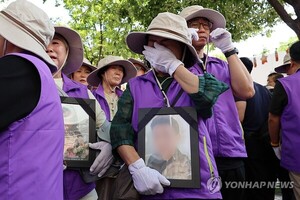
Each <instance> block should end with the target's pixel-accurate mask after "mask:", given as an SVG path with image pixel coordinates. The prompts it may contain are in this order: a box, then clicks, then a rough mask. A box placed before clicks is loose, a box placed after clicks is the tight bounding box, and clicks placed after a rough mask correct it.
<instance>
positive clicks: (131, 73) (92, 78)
mask: <svg viewBox="0 0 300 200" xmlns="http://www.w3.org/2000/svg"><path fill="white" fill-rule="evenodd" d="M112 65H119V66H122V67H123V68H124V77H123V79H122V81H121V83H120V84H123V83H126V82H128V81H129V79H131V78H133V77H135V76H136V68H135V67H134V65H133V63H132V62H130V61H128V60H125V59H124V58H122V57H120V56H106V57H105V58H103V59H101V60H100V61H99V63H98V66H97V69H96V70H95V71H93V72H92V73H90V75H89V76H88V77H87V82H88V83H89V85H91V86H95V87H97V86H98V85H99V84H100V82H101V79H100V77H99V75H98V74H99V72H100V71H101V70H105V68H106V67H108V66H112Z"/></svg>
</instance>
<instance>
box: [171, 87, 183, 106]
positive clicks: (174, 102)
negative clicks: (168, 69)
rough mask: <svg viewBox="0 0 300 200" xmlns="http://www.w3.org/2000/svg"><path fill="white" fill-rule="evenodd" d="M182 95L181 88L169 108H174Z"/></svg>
mask: <svg viewBox="0 0 300 200" xmlns="http://www.w3.org/2000/svg"><path fill="white" fill-rule="evenodd" d="M182 93H183V89H182V88H181V89H180V91H179V92H178V94H177V95H176V97H175V99H174V101H173V103H172V105H171V107H174V106H175V105H176V103H177V101H178V100H179V98H180V97H181V95H182Z"/></svg>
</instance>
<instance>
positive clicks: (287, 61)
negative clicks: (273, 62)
mask: <svg viewBox="0 0 300 200" xmlns="http://www.w3.org/2000/svg"><path fill="white" fill-rule="evenodd" d="M290 65H291V56H290V54H289V53H287V54H286V55H285V56H284V57H283V65H280V66H278V67H276V68H275V72H277V73H286V67H288V66H290Z"/></svg>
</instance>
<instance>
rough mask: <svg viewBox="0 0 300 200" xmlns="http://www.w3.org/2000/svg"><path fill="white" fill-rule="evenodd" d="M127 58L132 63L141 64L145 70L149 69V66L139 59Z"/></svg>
mask: <svg viewBox="0 0 300 200" xmlns="http://www.w3.org/2000/svg"><path fill="white" fill-rule="evenodd" d="M128 60H129V61H130V62H132V63H133V64H138V65H140V66H142V67H143V68H144V69H145V70H146V71H148V70H149V67H148V66H147V65H146V64H145V63H144V62H143V61H141V60H138V59H134V58H129V59H128Z"/></svg>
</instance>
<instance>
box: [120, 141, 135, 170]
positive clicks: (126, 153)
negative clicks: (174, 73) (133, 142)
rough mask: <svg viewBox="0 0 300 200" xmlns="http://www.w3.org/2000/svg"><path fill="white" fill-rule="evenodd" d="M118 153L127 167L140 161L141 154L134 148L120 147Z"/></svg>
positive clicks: (128, 146)
mask: <svg viewBox="0 0 300 200" xmlns="http://www.w3.org/2000/svg"><path fill="white" fill-rule="evenodd" d="M117 151H118V153H119V155H120V157H121V158H122V160H123V161H124V162H125V163H126V165H130V164H132V163H134V162H135V161H137V160H138V159H140V156H139V154H138V153H137V151H136V150H135V148H134V147H133V146H130V145H122V146H119V147H118V149H117Z"/></svg>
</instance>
